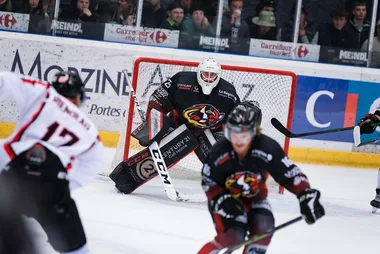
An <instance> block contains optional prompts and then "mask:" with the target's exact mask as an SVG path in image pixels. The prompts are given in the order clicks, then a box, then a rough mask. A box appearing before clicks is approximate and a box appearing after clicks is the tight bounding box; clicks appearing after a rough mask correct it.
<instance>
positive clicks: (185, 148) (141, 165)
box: [109, 125, 198, 194]
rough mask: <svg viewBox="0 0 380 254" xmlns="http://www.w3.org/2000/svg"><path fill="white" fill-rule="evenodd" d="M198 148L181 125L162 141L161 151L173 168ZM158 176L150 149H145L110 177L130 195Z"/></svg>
mask: <svg viewBox="0 0 380 254" xmlns="http://www.w3.org/2000/svg"><path fill="white" fill-rule="evenodd" d="M197 146H198V142H197V141H196V139H195V138H194V136H193V135H192V134H191V132H190V131H189V130H188V129H187V128H186V126H185V125H181V126H180V127H178V128H177V129H175V130H174V131H173V132H171V133H170V134H169V135H167V136H166V137H165V138H164V139H163V140H162V142H161V144H160V150H161V153H162V156H163V158H164V161H165V164H166V165H167V167H168V168H171V167H173V166H174V165H175V164H176V163H177V162H178V161H180V160H181V159H182V158H183V157H185V156H186V155H188V154H189V153H191V152H192V151H193V150H194V149H195V148H196V147H197ZM157 175H158V174H157V169H156V167H155V165H154V162H153V158H152V155H151V153H150V151H149V148H145V149H144V150H142V151H140V152H139V153H137V154H135V155H133V156H132V157H130V158H129V159H128V160H126V161H124V162H121V163H120V164H119V165H117V166H116V168H115V169H114V170H113V171H112V173H111V174H110V176H109V177H110V178H111V179H112V181H114V182H115V184H116V188H117V189H118V190H119V191H120V192H122V193H124V194H129V193H132V192H133V191H134V190H135V189H136V188H138V187H139V186H141V185H143V184H145V183H146V182H148V181H149V180H151V179H153V178H154V177H156V176H157Z"/></svg>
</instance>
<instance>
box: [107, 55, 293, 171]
mask: <svg viewBox="0 0 380 254" xmlns="http://www.w3.org/2000/svg"><path fill="white" fill-rule="evenodd" d="M198 64H199V63H198V62H190V61H182V60H171V59H158V58H146V57H140V58H137V59H136V60H135V62H134V65H133V76H132V87H133V88H134V90H135V92H136V96H137V98H138V100H139V103H140V105H141V106H142V109H143V110H144V111H146V108H147V103H148V100H149V96H150V95H151V94H152V92H153V91H154V90H155V89H156V88H157V87H158V86H159V85H161V84H162V83H163V82H164V81H165V80H166V79H168V78H170V77H171V76H173V75H174V74H176V73H177V72H179V71H196V67H197V66H198ZM222 70H223V71H222V73H221V77H222V78H223V79H225V80H227V81H229V82H230V83H231V84H233V85H234V86H235V88H236V91H237V93H238V95H239V96H240V99H241V100H242V101H243V100H256V101H258V102H259V104H260V108H261V110H262V112H263V120H262V125H261V127H262V130H263V133H264V134H266V135H268V136H270V137H272V138H273V139H275V140H277V141H278V142H279V143H280V144H281V146H282V147H283V148H284V150H285V152H286V153H288V150H289V138H287V137H285V136H284V135H282V134H281V133H280V132H279V131H277V130H276V129H275V128H274V127H273V126H272V125H271V123H270V120H271V118H272V117H275V118H277V119H278V120H279V121H280V122H281V123H282V124H283V125H284V126H286V127H287V128H288V129H291V124H292V116H293V104H294V97H295V91H296V82H297V76H296V74H295V73H293V72H289V71H281V70H270V69H258V68H252V67H242V66H232V65H222ZM128 111H129V114H128V115H127V123H126V125H124V126H123V130H122V132H121V135H120V138H119V143H118V146H117V149H116V153H115V156H114V160H113V162H112V169H113V168H115V166H116V165H117V164H118V163H120V162H121V160H126V159H127V158H129V157H130V156H131V155H133V154H135V153H137V152H138V151H140V150H142V149H143V148H142V147H141V146H139V144H138V141H137V140H135V139H134V138H131V132H132V130H134V129H135V128H136V127H137V126H138V125H139V124H140V123H141V119H140V116H139V114H138V113H137V112H135V104H134V101H133V99H132V98H131V99H130V104H129V110H128ZM201 167H202V165H201V163H200V162H199V160H198V159H197V158H196V156H195V155H194V154H192V155H189V156H187V157H186V158H184V159H183V160H182V161H181V162H179V163H178V164H177V165H176V166H175V168H180V169H181V170H178V171H176V172H174V171H173V172H174V174H179V175H180V176H181V175H183V176H186V178H189V177H191V176H194V177H198V178H200V173H199V172H200V170H201ZM112 169H111V170H112ZM181 171H182V172H181ZM194 173H195V174H194ZM171 174H173V173H172V172H171Z"/></svg>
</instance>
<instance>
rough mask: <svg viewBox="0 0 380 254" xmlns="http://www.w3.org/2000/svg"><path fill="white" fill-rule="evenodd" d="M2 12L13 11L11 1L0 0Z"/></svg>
mask: <svg viewBox="0 0 380 254" xmlns="http://www.w3.org/2000/svg"><path fill="white" fill-rule="evenodd" d="M0 11H8V12H11V11H12V2H11V0H0Z"/></svg>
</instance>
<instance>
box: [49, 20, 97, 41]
mask: <svg viewBox="0 0 380 254" xmlns="http://www.w3.org/2000/svg"><path fill="white" fill-rule="evenodd" d="M51 30H52V33H53V34H54V33H55V34H56V35H57V36H63V37H75V38H83V39H92V40H103V34H104V24H103V23H94V22H81V21H76V20H70V21H69V20H67V21H66V20H58V21H56V20H53V23H52V27H51Z"/></svg>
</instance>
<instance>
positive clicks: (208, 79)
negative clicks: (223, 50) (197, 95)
mask: <svg viewBox="0 0 380 254" xmlns="http://www.w3.org/2000/svg"><path fill="white" fill-rule="evenodd" d="M221 71H222V68H221V67H220V64H219V63H218V62H217V61H215V60H214V59H212V58H208V59H206V60H204V61H203V62H201V63H200V64H199V65H198V70H197V80H198V83H199V85H200V86H201V88H202V92H203V93H204V94H205V95H209V94H210V93H211V92H212V89H214V87H216V86H217V85H218V83H219V80H220V73H221Z"/></svg>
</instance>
